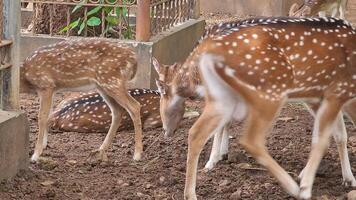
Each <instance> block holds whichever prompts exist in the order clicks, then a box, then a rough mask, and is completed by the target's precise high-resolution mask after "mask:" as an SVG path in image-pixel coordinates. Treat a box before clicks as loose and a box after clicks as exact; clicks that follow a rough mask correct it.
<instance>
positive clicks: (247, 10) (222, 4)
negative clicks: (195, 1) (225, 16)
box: [201, 0, 303, 16]
mask: <svg viewBox="0 0 356 200" xmlns="http://www.w3.org/2000/svg"><path fill="white" fill-rule="evenodd" d="M295 2H299V3H300V2H303V0H263V1H262V0H201V11H202V12H205V13H210V12H218V13H231V14H236V15H258V16H272V15H274V16H280V15H286V14H287V13H288V11H289V8H290V6H291V5H292V4H293V3H295Z"/></svg>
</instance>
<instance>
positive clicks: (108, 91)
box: [21, 38, 143, 161]
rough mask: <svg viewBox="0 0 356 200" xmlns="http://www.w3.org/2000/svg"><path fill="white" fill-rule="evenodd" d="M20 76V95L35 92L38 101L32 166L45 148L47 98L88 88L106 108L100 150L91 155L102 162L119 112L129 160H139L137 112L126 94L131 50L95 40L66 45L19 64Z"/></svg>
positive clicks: (131, 73)
mask: <svg viewBox="0 0 356 200" xmlns="http://www.w3.org/2000/svg"><path fill="white" fill-rule="evenodd" d="M21 71H22V72H21V73H22V75H23V76H22V77H23V78H22V79H21V81H22V82H21V85H22V86H23V87H22V89H23V91H24V92H26V90H27V91H29V90H32V91H36V92H37V94H38V95H39V96H40V111H39V117H38V124H39V133H38V138H37V142H36V146H35V151H34V154H33V155H32V158H31V160H32V161H37V160H38V158H39V156H40V155H41V153H42V151H43V149H44V148H45V147H46V145H47V134H48V132H47V124H48V116H49V113H50V109H51V106H52V97H53V95H54V94H55V93H56V92H58V91H66V90H70V91H84V90H89V89H90V90H92V89H94V88H96V89H97V90H98V91H99V93H100V95H101V96H102V97H103V99H104V100H105V102H106V103H107V104H108V105H109V107H110V110H111V112H112V123H111V125H110V129H109V131H108V134H107V136H106V138H105V140H104V142H103V144H102V145H101V146H100V148H99V149H98V150H97V151H94V152H93V155H94V156H97V157H98V158H99V159H100V160H107V157H106V153H105V151H106V150H107V149H108V148H109V145H110V144H111V142H112V139H113V137H114V135H115V133H116V131H117V129H118V127H119V124H120V120H121V114H122V112H121V109H122V108H124V109H125V110H126V111H127V112H128V113H129V114H130V117H131V119H132V121H133V124H134V127H135V152H134V160H140V158H141V154H142V150H143V146H142V124H141V117H140V108H141V106H140V104H139V103H138V102H137V101H136V100H135V99H134V98H132V97H131V96H130V95H129V94H128V93H127V88H126V85H127V82H128V81H129V80H131V79H132V78H133V77H134V76H135V74H136V71H137V62H136V54H135V52H134V50H133V49H132V48H131V47H128V46H125V45H123V44H120V43H118V42H113V41H110V40H106V39H99V38H93V39H75V40H67V41H63V42H59V43H56V44H54V45H49V46H46V47H42V48H40V49H39V50H37V51H35V52H34V53H33V54H32V55H31V56H29V57H28V58H27V59H26V60H25V62H24V64H23V67H22V68H21Z"/></svg>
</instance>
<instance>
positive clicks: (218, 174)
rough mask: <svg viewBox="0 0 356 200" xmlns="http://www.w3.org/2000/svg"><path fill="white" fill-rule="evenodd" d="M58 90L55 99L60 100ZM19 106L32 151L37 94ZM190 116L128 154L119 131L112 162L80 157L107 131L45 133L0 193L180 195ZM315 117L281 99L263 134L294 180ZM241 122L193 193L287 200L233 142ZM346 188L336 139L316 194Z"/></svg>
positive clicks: (355, 162)
mask: <svg viewBox="0 0 356 200" xmlns="http://www.w3.org/2000/svg"><path fill="white" fill-rule="evenodd" d="M205 17H206V18H209V20H208V24H216V23H219V22H221V21H229V20H231V19H240V18H244V17H245V16H237V17H236V16H230V15H224V16H221V15H215V14H207V15H206V16H205ZM62 97H63V96H62V95H59V96H58V97H57V98H56V103H58V102H59V100H60V99H61V98H62ZM21 104H22V108H23V110H24V111H26V113H27V115H28V118H29V120H30V126H31V133H30V149H31V151H30V152H29V157H30V155H32V153H33V149H34V143H35V139H36V134H37V131H38V126H37V112H38V107H39V104H38V98H37V97H35V96H34V95H22V96H21ZM188 107H189V108H190V109H191V110H198V111H200V108H202V107H203V102H199V101H195V102H190V103H189V104H188ZM194 121H195V119H186V120H184V121H183V123H182V125H181V128H180V129H179V130H178V131H177V132H176V134H175V136H174V137H173V138H170V139H165V138H163V135H162V129H161V128H158V129H154V130H149V131H145V132H144V145H145V149H144V156H143V160H142V161H140V162H135V161H133V160H132V156H133V142H134V139H133V137H134V135H133V131H123V132H120V133H119V134H117V136H116V137H115V140H114V143H113V144H112V147H111V148H110V150H109V152H108V156H109V159H110V161H109V162H108V163H106V164H99V165H93V164H89V163H88V162H87V161H86V160H87V158H88V155H89V154H90V152H91V151H92V150H95V149H97V148H98V147H99V146H100V144H101V143H102V141H103V140H104V137H105V133H102V134H98V133H92V134H89V133H85V134H83V133H74V132H57V133H50V135H49V138H48V139H49V146H48V147H47V149H46V150H45V151H44V153H43V157H44V159H43V160H42V161H41V162H40V163H38V164H30V166H29V168H28V170H25V171H23V172H21V173H20V174H18V176H16V177H15V178H14V179H12V180H8V181H3V182H0V199H1V200H9V199H16V200H17V199H28V200H32V199H58V200H62V199H83V200H87V199H88V200H89V199H95V200H99V199H120V200H121V199H130V200H131V199H132V200H135V199H172V200H181V199H183V189H184V178H185V163H186V150H187V133H188V130H189V128H190V127H191V126H192V124H193V123H194ZM312 123H313V119H312V117H311V116H310V115H309V113H308V112H307V111H306V110H305V108H304V107H303V106H301V105H298V104H293V105H287V106H286V107H285V108H284V109H283V110H282V112H281V115H280V116H279V118H278V120H277V122H276V124H275V126H274V129H273V131H272V133H271V134H270V136H269V137H268V140H267V147H268V150H269V152H270V153H271V155H272V156H273V157H274V158H275V159H276V160H277V161H278V162H279V163H280V164H281V165H282V167H284V168H285V169H286V170H287V171H288V172H290V174H291V175H292V176H293V177H294V178H295V180H297V174H298V173H299V172H300V171H301V170H302V169H303V167H304V165H305V164H306V160H307V158H308V154H309V151H310V144H311V130H312ZM346 125H347V130H348V133H349V137H350V139H349V142H348V148H349V155H350V161H351V166H353V172H354V173H356V129H355V128H354V127H353V126H352V124H351V123H350V122H349V121H347V120H346ZM241 126H242V124H241V123H235V124H233V126H232V128H231V130H230V134H231V139H230V144H231V145H230V152H229V154H228V157H227V158H226V159H225V160H223V161H221V162H219V163H218V164H217V166H216V167H215V168H214V169H213V170H212V171H210V172H204V171H199V173H198V181H197V194H198V199H201V200H212V199H219V200H220V199H250V200H255V199H273V200H278V199H292V198H291V197H289V196H288V195H287V194H286V193H285V192H284V191H283V190H282V189H281V187H280V186H279V185H278V183H277V182H276V180H275V179H274V178H272V177H271V176H270V175H269V173H268V172H266V171H265V170H264V169H263V167H261V166H260V165H259V164H257V163H256V162H255V160H254V159H253V158H251V157H250V156H249V155H248V154H247V153H246V152H245V151H244V150H243V149H242V148H241V146H240V145H239V144H238V139H239V137H240V135H241V131H242V129H241ZM211 143H212V142H211V141H209V143H208V144H207V145H206V147H205V149H204V150H203V152H202V154H201V157H200V161H199V169H202V168H203V167H204V164H205V163H206V162H207V160H208V157H209V153H210V149H211ZM350 190H352V188H346V187H344V186H342V175H341V167H340V162H339V159H338V153H337V151H336V145H335V143H334V142H332V143H331V146H330V148H329V150H328V152H327V153H326V156H325V157H324V159H323V161H322V164H321V166H320V169H319V171H318V174H317V177H316V180H315V184H314V188H313V196H314V199H323V200H326V199H345V195H346V194H347V193H348V192H349V191H350Z"/></svg>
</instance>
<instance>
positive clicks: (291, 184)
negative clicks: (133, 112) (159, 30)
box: [156, 18, 356, 199]
mask: <svg viewBox="0 0 356 200" xmlns="http://www.w3.org/2000/svg"><path fill="white" fill-rule="evenodd" d="M355 40H356V32H355V29H354V28H352V27H351V26H350V25H349V23H347V22H345V21H343V20H338V19H334V18H300V19H298V18H262V19H250V20H246V21H244V22H241V23H238V24H236V23H235V24H229V25H228V26H226V28H225V29H224V30H221V31H218V32H216V34H211V35H207V36H206V37H205V38H204V39H203V40H202V41H201V43H200V44H199V45H198V47H197V48H196V49H195V50H194V51H193V53H192V54H191V55H190V56H189V57H188V59H187V60H186V62H185V63H184V64H183V65H182V66H181V67H180V68H178V69H177V67H175V66H171V67H168V68H166V69H162V67H156V68H157V71H158V72H159V74H160V78H162V77H163V78H164V79H162V80H161V81H159V82H158V83H157V84H158V86H159V87H160V90H164V91H165V96H162V97H161V108H160V109H161V115H166V116H165V118H166V119H165V120H163V126H164V127H165V126H166V128H167V126H168V125H169V123H166V122H165V121H172V120H174V119H175V117H171V116H170V115H169V114H170V112H171V111H172V110H176V109H179V108H180V107H181V104H182V103H181V102H182V101H183V100H182V99H183V96H182V95H184V94H185V93H187V91H188V93H189V92H191V91H193V90H191V88H192V87H194V88H195V89H197V88H199V91H202V89H201V87H200V86H198V85H199V84H200V81H199V78H198V77H200V76H199V75H198V74H197V72H196V71H197V70H196V68H197V66H199V69H200V74H201V76H202V77H203V79H204V88H205V89H204V90H203V91H205V102H206V106H205V108H204V111H203V114H202V115H201V116H200V118H199V119H198V120H197V121H196V123H195V124H194V125H193V127H192V128H191V129H190V131H189V138H188V157H187V173H186V185H185V198H186V199H196V194H195V186H196V171H197V164H198V158H199V154H200V152H201V150H202V148H203V146H204V145H205V144H206V142H207V140H208V139H209V138H210V137H211V136H212V135H214V133H219V132H221V131H222V129H223V128H224V127H225V126H226V124H227V123H229V122H230V121H231V120H242V119H244V118H245V117H246V118H247V122H246V129H245V132H244V134H243V135H244V136H243V138H242V139H241V144H242V145H243V146H244V147H245V148H246V150H247V151H248V152H249V153H250V154H252V156H253V157H255V158H256V159H257V161H258V162H259V163H261V164H262V165H264V166H265V167H266V168H267V169H268V170H269V171H270V172H271V173H272V174H273V175H274V176H275V177H276V178H277V180H278V181H279V182H280V183H281V185H282V187H283V188H284V189H285V190H286V191H287V192H288V193H289V194H290V195H292V196H293V197H296V198H300V199H309V198H310V197H311V190H312V185H313V181H314V177H315V172H316V170H317V168H318V165H319V163H320V160H321V159H322V156H323V153H324V151H325V150H326V147H327V146H328V143H329V137H330V135H331V134H333V136H334V138H335V140H336V142H337V144H338V145H337V146H338V150H339V155H340V159H341V166H342V172H343V173H342V174H343V178H344V183H345V184H349V185H352V186H356V181H355V178H354V176H353V175H352V172H351V166H350V163H349V159H348V155H347V147H346V142H347V133H346V129H345V125H344V123H343V119H342V114H341V112H340V110H341V108H343V109H344V111H345V112H346V113H347V114H348V115H349V116H350V117H351V118H352V120H353V121H354V122H356V118H355V115H356V99H355V97H356V88H355V84H356V66H355V62H356V43H355V42H354V41H355ZM157 65H158V64H157ZM158 66H159V65H158ZM172 71H173V72H175V73H171V72H172ZM192 73H193V74H192ZM166 77H170V78H169V79H168V80H169V81H167V79H166ZM183 80H186V81H183ZM180 82H181V83H180ZM286 101H301V102H306V103H308V104H309V105H310V107H311V108H312V109H311V112H313V110H314V112H315V124H314V131H313V144H312V146H313V147H312V151H311V153H310V157H309V161H308V164H307V166H306V167H305V169H304V170H303V172H302V173H301V176H300V178H301V184H300V186H298V185H297V183H296V182H295V181H294V180H293V179H292V178H291V177H290V175H289V174H288V173H287V172H286V171H285V170H284V169H283V168H282V167H280V166H279V165H278V164H277V162H276V161H275V160H274V159H273V158H272V157H271V156H270V155H269V154H268V152H267V150H266V147H265V137H266V134H267V132H268V130H269V129H270V128H271V125H272V122H273V119H274V118H275V116H276V115H277V114H278V112H279V110H280V108H281V106H282V105H283V104H284V103H285V102H286ZM343 106H344V107H343ZM174 113H177V112H176V111H175V112H174ZM162 118H163V116H162ZM165 123H166V125H165ZM175 128H176V127H175ZM167 129H169V128H167ZM215 136H216V134H215Z"/></svg>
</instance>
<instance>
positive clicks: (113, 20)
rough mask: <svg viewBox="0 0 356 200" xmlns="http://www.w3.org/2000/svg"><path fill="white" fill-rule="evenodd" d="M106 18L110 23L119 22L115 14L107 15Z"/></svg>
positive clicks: (115, 23)
mask: <svg viewBox="0 0 356 200" xmlns="http://www.w3.org/2000/svg"><path fill="white" fill-rule="evenodd" d="M105 20H106V21H107V22H109V24H110V25H117V24H119V19H118V18H117V17H114V16H107V17H105Z"/></svg>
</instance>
